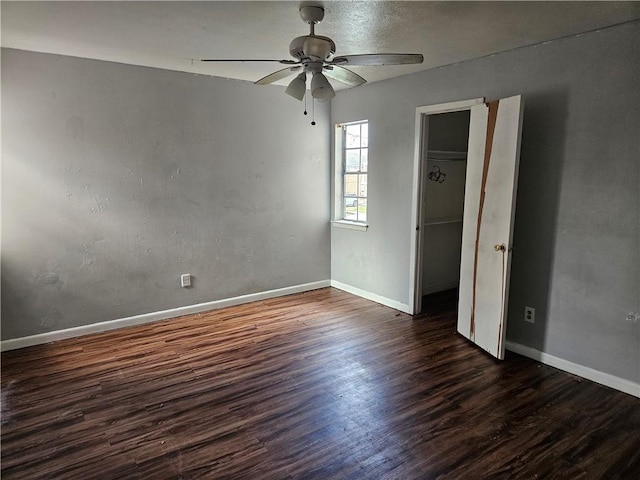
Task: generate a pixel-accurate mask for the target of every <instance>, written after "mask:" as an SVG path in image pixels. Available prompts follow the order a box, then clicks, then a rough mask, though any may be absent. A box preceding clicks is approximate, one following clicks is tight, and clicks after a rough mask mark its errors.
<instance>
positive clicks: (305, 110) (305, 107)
mask: <svg viewBox="0 0 640 480" xmlns="http://www.w3.org/2000/svg"><path fill="white" fill-rule="evenodd" d="M304 114H305V115H306V114H307V91H306V90H305V91H304Z"/></svg>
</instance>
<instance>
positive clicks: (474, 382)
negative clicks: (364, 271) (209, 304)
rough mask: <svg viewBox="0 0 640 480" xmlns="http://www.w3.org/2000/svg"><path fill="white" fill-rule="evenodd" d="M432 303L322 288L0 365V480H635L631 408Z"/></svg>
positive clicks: (61, 345) (47, 348)
mask: <svg viewBox="0 0 640 480" xmlns="http://www.w3.org/2000/svg"><path fill="white" fill-rule="evenodd" d="M445 300H446V299H445ZM430 305H431V307H430V308H429V309H428V310H427V313H425V314H423V315H419V316H415V317H412V316H410V315H405V314H401V313H398V312H397V311H395V310H392V309H390V308H387V307H384V306H381V305H378V304H376V303H373V302H369V301H367V300H364V299H361V298H357V297H354V296H352V295H349V294H347V293H344V292H340V291H338V290H335V289H330V288H327V289H321V290H316V291H313V292H307V293H303V294H298V295H291V296H287V297H281V298H277V299H272V300H267V301H261V302H256V303H252V304H247V305H242V306H238V307H232V308H226V309H223V310H217V311H213V312H209V313H205V314H197V315H191V316H187V317H182V318H178V319H172V320H168V321H164V322H159V323H154V324H147V325H143V326H139V327H133V328H127V329H123V330H117V331H111V332H106V333H102V334H97V335H92V336H87V337H83V338H78V339H71V340H65V341H60V342H56V343H52V344H47V345H41V346H37V347H31V348H27V349H23V350H19V351H12V352H6V353H3V354H2V380H1V383H2V432H1V442H2V444H1V457H2V458H1V460H2V466H1V473H2V478H3V479H82V480H87V479H198V478H207V479H236V478H237V479H240V478H247V479H305V480H306V479H316V478H317V479H376V480H377V479H404V480H406V479H441V478H442V479H444V478H446V479H482V478H491V479H520V478H522V479H543V478H563V479H564V478H566V479H607V480H609V479H637V478H640V400H638V399H637V398H634V397H631V396H629V395H626V394H623V393H620V392H616V391H614V390H611V389H609V388H606V387H603V386H600V385H597V384H595V383H592V382H589V381H586V380H581V379H579V378H577V377H574V376H571V375H569V374H566V373H563V372H561V371H559V370H556V369H553V368H551V367H547V366H544V365H540V364H538V363H536V362H533V361H531V360H529V359H526V358H523V357H520V356H518V355H515V354H508V356H507V359H506V360H505V361H504V362H496V361H494V360H492V359H491V358H490V357H488V356H487V355H486V354H485V353H483V352H482V351H480V350H478V349H476V348H475V347H473V346H472V345H470V344H469V343H467V342H466V341H465V340H464V339H463V338H462V337H460V336H459V335H457V334H456V333H455V312H454V309H453V308H452V307H453V305H452V304H451V303H450V302H449V303H447V302H442V303H441V304H440V305H438V304H437V303H434V302H431V303H430Z"/></svg>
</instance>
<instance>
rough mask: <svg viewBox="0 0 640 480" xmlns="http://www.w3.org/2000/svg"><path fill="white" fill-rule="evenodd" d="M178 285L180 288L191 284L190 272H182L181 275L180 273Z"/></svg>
mask: <svg viewBox="0 0 640 480" xmlns="http://www.w3.org/2000/svg"><path fill="white" fill-rule="evenodd" d="M180 286H181V287H182V288H185V287H190V286H191V274H190V273H183V274H182V275H180Z"/></svg>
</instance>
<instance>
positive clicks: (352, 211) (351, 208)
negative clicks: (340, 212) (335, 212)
mask: <svg viewBox="0 0 640 480" xmlns="http://www.w3.org/2000/svg"><path fill="white" fill-rule="evenodd" d="M344 219H345V220H354V221H357V220H358V199H357V198H356V197H344Z"/></svg>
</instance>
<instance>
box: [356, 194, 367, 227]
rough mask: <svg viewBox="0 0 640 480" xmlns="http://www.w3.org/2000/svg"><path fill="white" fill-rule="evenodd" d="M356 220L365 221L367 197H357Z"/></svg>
mask: <svg viewBox="0 0 640 480" xmlns="http://www.w3.org/2000/svg"><path fill="white" fill-rule="evenodd" d="M358 221H359V222H366V221H367V199H366V198H359V199H358Z"/></svg>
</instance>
